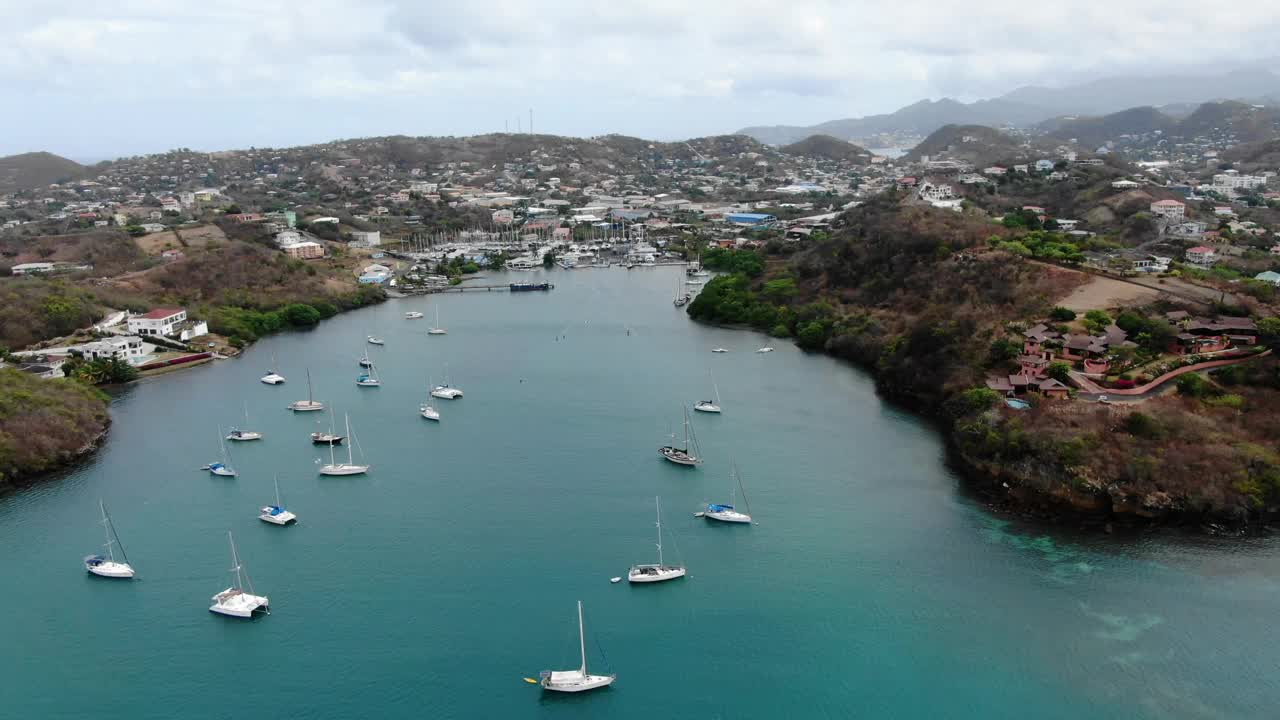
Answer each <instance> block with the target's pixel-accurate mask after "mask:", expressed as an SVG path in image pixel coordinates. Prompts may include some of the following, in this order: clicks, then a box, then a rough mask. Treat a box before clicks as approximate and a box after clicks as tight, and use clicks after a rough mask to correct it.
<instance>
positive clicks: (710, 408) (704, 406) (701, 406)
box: [693, 373, 720, 413]
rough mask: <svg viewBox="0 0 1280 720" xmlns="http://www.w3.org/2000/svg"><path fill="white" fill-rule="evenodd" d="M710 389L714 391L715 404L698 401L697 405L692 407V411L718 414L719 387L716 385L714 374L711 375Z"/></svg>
mask: <svg viewBox="0 0 1280 720" xmlns="http://www.w3.org/2000/svg"><path fill="white" fill-rule="evenodd" d="M711 389H712V390H715V393H716V399H715V402H712V401H711V400H699V401H698V404H697V405H694V406H693V409H694V410H697V411H698V412H704V413H719V412H720V386H719V385H716V376H715V374H714V373H712V374H711Z"/></svg>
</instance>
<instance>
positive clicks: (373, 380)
mask: <svg viewBox="0 0 1280 720" xmlns="http://www.w3.org/2000/svg"><path fill="white" fill-rule="evenodd" d="M368 367H369V369H368V370H366V371H364V372H363V373H361V374H360V377H358V378H356V385H359V386H360V387H379V386H381V385H382V380H380V379H378V368H376V367H374V365H373V363H372V362H370V363H369V365H368Z"/></svg>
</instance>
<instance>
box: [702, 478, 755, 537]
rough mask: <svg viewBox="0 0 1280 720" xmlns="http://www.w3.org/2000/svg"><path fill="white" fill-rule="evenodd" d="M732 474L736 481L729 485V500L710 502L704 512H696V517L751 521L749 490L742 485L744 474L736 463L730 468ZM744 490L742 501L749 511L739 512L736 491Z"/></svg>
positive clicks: (724, 520) (731, 521) (730, 521)
mask: <svg viewBox="0 0 1280 720" xmlns="http://www.w3.org/2000/svg"><path fill="white" fill-rule="evenodd" d="M730 475H731V476H732V478H733V480H734V482H733V483H732V484H730V485H729V502H727V503H710V504H708V505H707V509H706V510H703V511H702V512H698V513H694V517H704V518H706V519H708V520H719V521H720V522H726V523H742V524H750V523H751V514H750V513H751V503H748V502H747V491H746V490H745V489H743V487H742V475H741V474H739V473H738V465H737V463H734V464H733V465H732V466H731V469H730ZM739 490H741V491H742V502H744V503H746V505H747V512H745V513H744V512H739V511H738V510H737V509H736V508H735V507H734V506H733V503H734V500H735V493H736V492H737V491H739Z"/></svg>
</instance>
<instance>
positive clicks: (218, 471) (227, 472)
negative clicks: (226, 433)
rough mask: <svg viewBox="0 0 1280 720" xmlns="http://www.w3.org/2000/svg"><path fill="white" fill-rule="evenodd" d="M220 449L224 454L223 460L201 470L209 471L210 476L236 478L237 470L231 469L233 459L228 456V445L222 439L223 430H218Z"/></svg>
mask: <svg viewBox="0 0 1280 720" xmlns="http://www.w3.org/2000/svg"><path fill="white" fill-rule="evenodd" d="M218 447H219V449H220V450H221V453H222V460H220V461H217V462H211V463H209V464H208V465H205V466H204V467H202V468H200V469H201V470H208V471H209V473H210V474H212V475H217V476H219V477H235V476H236V471H235V468H232V467H231V459H230V458H229V457H228V456H227V444H226V442H224V441H223V439H222V428H218Z"/></svg>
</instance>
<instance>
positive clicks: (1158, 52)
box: [0, 0, 1280, 151]
mask: <svg viewBox="0 0 1280 720" xmlns="http://www.w3.org/2000/svg"><path fill="white" fill-rule="evenodd" d="M0 17H3V18H5V22H4V23H3V24H0V93H4V96H7V97H24V98H29V99H30V105H32V106H33V111H32V112H30V113H29V114H28V115H25V116H23V117H19V118H13V117H10V118H9V121H11V122H16V123H18V124H19V127H17V128H15V132H14V133H13V138H15V139H16V140H15V139H11V140H9V141H8V142H15V141H17V142H25V143H34V144H37V145H39V146H49V147H56V146H57V145H58V143H59V141H60V140H61V138H59V137H52V136H51V137H47V138H43V136H42V133H44V132H50V133H51V132H53V131H54V130H62V128H64V127H66V126H67V123H66V122H65V121H62V122H54V123H50V122H49V121H48V120H49V119H48V117H44V116H42V112H43V111H42V110H41V109H40V108H41V107H46V108H48V111H47V112H49V113H52V112H55V111H56V112H66V111H67V110H68V109H69V108H83V109H85V110H87V111H88V112H87V113H86V116H87V117H92V118H93V120H92V122H91V123H90V124H94V125H106V127H104V128H103V129H104V130H106V131H107V132H104V135H105V136H109V137H113V138H115V137H127V136H128V134H129V132H130V128H131V127H132V128H133V129H135V130H136V131H137V132H138V133H141V134H142V135H143V136H144V137H143V138H140V140H139V142H142V141H143V140H144V139H145V136H146V135H150V136H163V137H165V138H166V141H167V139H168V138H171V137H176V135H175V128H172V127H167V126H165V125H164V124H163V123H164V121H163V120H161V119H159V118H157V117H155V116H156V115H157V114H158V113H161V112H163V111H164V110H165V109H169V110H170V111H175V110H176V111H177V112H178V114H179V115H181V107H182V105H183V104H186V103H193V102H195V101H197V100H198V101H199V104H200V106H201V107H202V108H212V111H213V112H215V113H216V114H217V115H218V118H217V119H218V120H219V122H218V123H217V125H219V126H222V127H227V128H230V129H228V130H227V131H226V134H225V135H224V136H222V137H208V136H207V135H208V128H207V127H205V126H202V125H201V123H199V122H193V123H192V124H191V125H192V129H193V131H198V132H200V133H201V137H193V138H190V139H188V140H187V141H186V142H185V143H183V144H188V145H202V146H210V147H214V146H219V145H226V144H231V143H234V142H238V141H240V139H241V138H247V137H250V135H248V134H246V133H247V132H248V131H246V130H244V129H241V128H237V127H236V123H237V116H238V115H242V114H246V113H253V114H256V115H259V116H261V115H265V116H266V117H268V118H270V117H274V116H279V117H280V122H281V126H280V127H279V128H273V127H261V126H260V127H258V128H256V129H255V130H257V131H263V132H265V131H267V130H271V132H272V137H276V136H277V135H280V134H282V133H283V132H284V131H285V130H286V129H287V128H286V127H285V126H284V122H285V118H286V117H287V118H288V124H289V127H292V128H293V130H294V132H296V134H297V136H298V138H297V139H298V141H302V140H310V139H318V138H316V137H314V136H315V135H316V134H320V133H324V132H338V131H342V132H346V133H349V134H361V133H362V132H376V131H389V130H388V128H389V126H392V125H394V123H391V122H380V123H379V124H378V127H376V128H375V127H369V128H368V129H367V130H364V131H362V130H361V128H359V127H347V126H345V125H343V124H342V121H341V119H340V118H333V117H313V114H314V113H310V112H308V113H307V114H305V115H303V116H298V115H297V114H294V113H290V112H289V109H290V108H291V107H294V106H299V107H306V108H307V109H308V110H310V109H311V108H314V107H330V106H332V105H334V104H338V105H339V109H340V110H343V111H345V112H347V113H348V114H349V115H353V116H354V115H360V116H361V117H364V116H368V115H371V114H375V111H377V110H378V109H379V108H380V109H381V115H380V116H379V117H383V119H384V120H393V119H395V117H402V118H405V119H406V121H405V122H403V123H402V125H403V127H402V130H403V131H404V132H411V133H422V134H425V133H433V132H436V133H463V132H483V131H489V130H493V129H499V128H498V127H497V124H498V123H500V119H499V118H501V117H510V118H512V119H514V117H515V116H516V115H517V114H523V112H524V110H525V109H526V108H528V107H529V106H534V107H536V108H538V109H539V110H538V111H539V115H540V116H541V117H543V118H545V119H546V122H545V124H544V125H543V127H544V128H546V129H548V130H552V131H562V132H573V133H592V132H606V131H614V130H617V131H625V132H634V133H642V132H643V133H646V134H658V135H663V136H677V135H683V134H692V133H701V132H712V131H728V130H732V129H734V128H736V127H739V126H741V125H744V124H751V123H755V122H761V121H764V122H814V121H819V120H824V119H831V118H833V117H840V116H849V115H857V114H866V113H871V112H886V111H891V110H893V109H894V108H895V107H897V106H898V105H901V104H905V103H907V102H911V101H914V100H916V99H919V98H921V97H939V96H942V95H949V96H953V97H960V98H963V99H973V98H977V97H983V96H990V95H994V94H999V93H1002V92H1005V91H1007V90H1010V89H1013V88H1014V87H1016V86H1018V85H1022V84H1030V83H1035V84H1050V85H1052V84H1054V83H1055V82H1058V81H1066V80H1076V79H1079V78H1084V77H1093V76H1098V75H1103V74H1105V75H1120V74H1145V73H1151V72H1158V71H1160V70H1161V69H1162V68H1167V67H1169V66H1171V65H1172V66H1177V67H1181V66H1183V65H1184V64H1186V63H1188V62H1189V59H1190V61H1192V62H1195V63H1197V64H1200V65H1202V66H1206V67H1213V66H1214V65H1215V64H1221V63H1241V62H1247V61H1251V60H1258V59H1261V58H1262V57H1263V56H1264V55H1266V54H1267V53H1270V52H1273V51H1271V50H1270V41H1271V39H1272V38H1274V37H1277V36H1280V3H1254V4H1251V5H1250V6H1249V7H1248V9H1247V11H1241V12H1225V11H1223V10H1222V9H1221V8H1219V7H1214V6H1212V5H1206V4H1205V3H1203V2H1202V1H1201V0H1195V1H1194V2H1193V1H1192V0H1159V1H1157V0H1129V1H1128V2H1113V1H1110V0H1075V1H1070V0H1061V1H1060V2H1056V3H1027V2H1025V1H1024V0H983V2H980V3H942V2H936V1H934V0H892V1H890V2H881V1H880V0H850V1H848V2H837V1H830V2H829V1H827V0H791V1H790V2H783V3H779V2H776V0H773V1H770V2H764V1H763V0H737V1H733V2H730V1H727V0H701V1H700V2H696V3H688V2H685V1H683V0H646V1H645V2H636V1H634V0H620V1H615V2H599V0H591V1H590V2H588V1H587V0H565V1H562V2H557V3H554V4H552V3H533V2H517V1H515V0H490V1H489V2H486V3H463V2H456V0H450V1H448V2H442V1H439V0H430V1H428V2H422V1H421V0H368V1H367V2H359V3H357V2H341V1H339V0H306V1H305V2H304V1H293V0H203V2H200V3H175V2H172V0H167V1H165V2H160V1H159V0H116V1H114V2H105V3H104V2H99V1H96V0H94V1H83V0H72V1H65V2H57V0H53V1H51V2H41V3H30V2H25V1H19V0H0ZM343 103H350V104H353V105H355V104H358V105H359V107H358V108H357V107H350V108H342V107H341V105H342V104H343ZM95 108H134V109H135V110H137V111H138V112H137V115H138V116H137V117H132V118H117V117H113V116H112V114H111V113H102V112H94V109H95ZM86 122H88V121H86ZM113 122H116V123H120V125H119V127H115V128H112V127H111V126H110V123H113ZM168 122H170V123H172V120H169V121H168ZM212 125H213V123H209V126H212ZM268 125H270V122H268ZM42 139H43V142H41V140H42ZM0 142H6V140H5V139H4V138H0ZM3 149H4V150H11V149H14V148H10V147H6V148H3ZM107 150H109V148H103V151H107Z"/></svg>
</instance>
